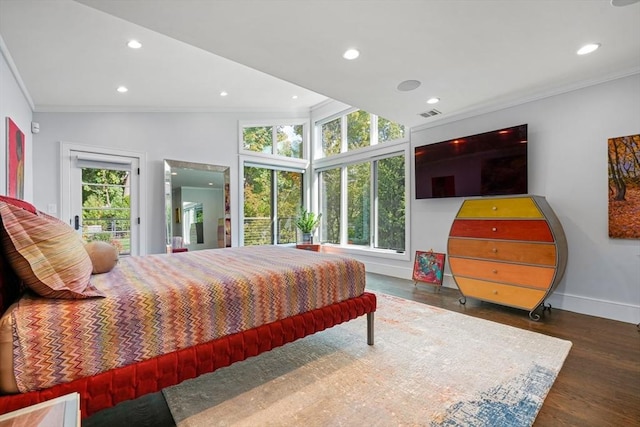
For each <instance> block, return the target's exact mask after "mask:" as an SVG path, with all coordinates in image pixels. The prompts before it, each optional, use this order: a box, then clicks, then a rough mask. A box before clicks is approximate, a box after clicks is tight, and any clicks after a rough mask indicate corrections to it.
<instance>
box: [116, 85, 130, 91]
mask: <svg viewBox="0 0 640 427" xmlns="http://www.w3.org/2000/svg"><path fill="white" fill-rule="evenodd" d="M116 90H117V91H118V92H120V93H125V92H127V91H128V90H129V89H127V87H126V86H118V89H116Z"/></svg>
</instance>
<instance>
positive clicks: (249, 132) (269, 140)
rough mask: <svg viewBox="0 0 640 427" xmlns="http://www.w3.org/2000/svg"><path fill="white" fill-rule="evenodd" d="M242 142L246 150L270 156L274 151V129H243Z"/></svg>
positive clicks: (264, 127) (269, 127) (267, 127)
mask: <svg viewBox="0 0 640 427" xmlns="http://www.w3.org/2000/svg"><path fill="white" fill-rule="evenodd" d="M242 140H243V141H244V148H245V150H249V151H255V152H257V153H269V154H270V153H271V152H272V151H273V128H272V127H271V126H262V127H246V128H244V129H242Z"/></svg>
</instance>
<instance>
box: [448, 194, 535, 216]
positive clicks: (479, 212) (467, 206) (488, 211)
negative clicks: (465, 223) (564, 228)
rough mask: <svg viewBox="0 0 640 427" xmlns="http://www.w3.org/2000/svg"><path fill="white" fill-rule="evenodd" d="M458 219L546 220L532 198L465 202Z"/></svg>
mask: <svg viewBox="0 0 640 427" xmlns="http://www.w3.org/2000/svg"><path fill="white" fill-rule="evenodd" d="M457 217H458V218H544V215H542V212H540V209H538V206H537V205H536V203H535V202H534V201H533V199H532V198H531V197H508V198H504V199H500V198H496V199H473V200H465V201H464V202H463V203H462V206H461V207H460V211H459V212H458V216H457Z"/></svg>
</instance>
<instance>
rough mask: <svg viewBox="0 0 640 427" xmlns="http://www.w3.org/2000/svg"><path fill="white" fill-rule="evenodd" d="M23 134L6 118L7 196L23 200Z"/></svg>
mask: <svg viewBox="0 0 640 427" xmlns="http://www.w3.org/2000/svg"><path fill="white" fill-rule="evenodd" d="M24 157H25V140H24V133H23V132H22V131H21V130H20V128H19V127H18V125H16V124H15V123H14V121H13V120H11V119H10V118H9V117H7V196H9V197H14V198H16V199H24Z"/></svg>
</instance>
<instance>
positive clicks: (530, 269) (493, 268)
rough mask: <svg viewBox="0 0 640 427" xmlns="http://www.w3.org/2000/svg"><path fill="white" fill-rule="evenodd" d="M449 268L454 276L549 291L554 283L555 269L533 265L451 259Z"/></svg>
mask: <svg viewBox="0 0 640 427" xmlns="http://www.w3.org/2000/svg"><path fill="white" fill-rule="evenodd" d="M449 267H451V273H452V274H453V275H454V276H457V277H459V276H466V277H471V278H477V279H485V280H490V281H492V282H502V283H510V284H514V285H524V286H531V287H534V288H538V289H544V290H546V289H549V288H550V287H551V284H552V283H553V276H554V274H555V269H554V268H551V267H535V266H531V265H520V264H509V263H504V262H495V261H482V260H477V259H466V258H456V257H449Z"/></svg>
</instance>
